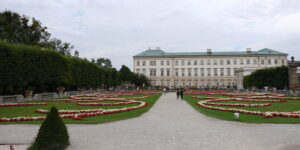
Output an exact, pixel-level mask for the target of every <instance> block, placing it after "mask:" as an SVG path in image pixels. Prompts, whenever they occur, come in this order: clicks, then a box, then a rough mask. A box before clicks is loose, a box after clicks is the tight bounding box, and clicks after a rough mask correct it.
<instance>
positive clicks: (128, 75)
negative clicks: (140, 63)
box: [119, 65, 133, 82]
mask: <svg viewBox="0 0 300 150" xmlns="http://www.w3.org/2000/svg"><path fill="white" fill-rule="evenodd" d="M119 72H120V74H121V76H122V82H131V80H132V75H133V73H132V72H131V71H130V69H129V68H128V67H127V66H125V65H122V67H121V69H120V71H119Z"/></svg>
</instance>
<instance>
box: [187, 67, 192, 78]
mask: <svg viewBox="0 0 300 150" xmlns="http://www.w3.org/2000/svg"><path fill="white" fill-rule="evenodd" d="M188 76H189V77H190V76H192V69H191V68H188Z"/></svg>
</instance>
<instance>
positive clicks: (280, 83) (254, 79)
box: [243, 66, 289, 89]
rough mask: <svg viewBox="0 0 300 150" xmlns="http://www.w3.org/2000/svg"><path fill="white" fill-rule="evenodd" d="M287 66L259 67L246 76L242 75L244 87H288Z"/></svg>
mask: <svg viewBox="0 0 300 150" xmlns="http://www.w3.org/2000/svg"><path fill="white" fill-rule="evenodd" d="M288 83H289V79H288V67H286V66H282V67H273V68H266V69H259V70H256V71H254V72H253V73H251V74H250V75H248V76H245V77H244V81H243V84H244V87H257V88H263V87H265V86H268V87H276V88H277V89H284V88H285V87H288Z"/></svg>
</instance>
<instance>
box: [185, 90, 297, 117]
mask: <svg viewBox="0 0 300 150" xmlns="http://www.w3.org/2000/svg"><path fill="white" fill-rule="evenodd" d="M192 96H200V95H185V96H184V99H185V100H186V101H187V103H189V104H190V105H191V106H192V107H193V108H195V109H196V110H197V111H199V112H201V113H203V114H205V115H207V116H210V117H214V118H218V119H222V120H229V121H240V122H247V123H300V118H290V117H274V118H270V119H266V118H264V116H259V115H249V114H242V113H240V117H239V118H238V119H234V118H233V112H224V111H218V110H211V109H206V108H203V107H200V106H198V105H197V104H196V102H199V101H203V100H201V99H194V98H192ZM201 96H202V97H226V96H212V95H201ZM218 103H241V104H259V102H240V101H223V102H218ZM262 103H265V102H262ZM218 107H223V108H238V109H245V110H252V111H255V110H258V111H263V112H267V111H281V112H289V111H300V100H290V101H288V102H286V103H272V106H268V107H231V106H218Z"/></svg>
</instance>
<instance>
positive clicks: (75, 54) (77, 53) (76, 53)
mask: <svg viewBox="0 0 300 150" xmlns="http://www.w3.org/2000/svg"><path fill="white" fill-rule="evenodd" d="M74 57H77V58H78V57H79V52H78V51H77V50H75V52H74Z"/></svg>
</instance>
